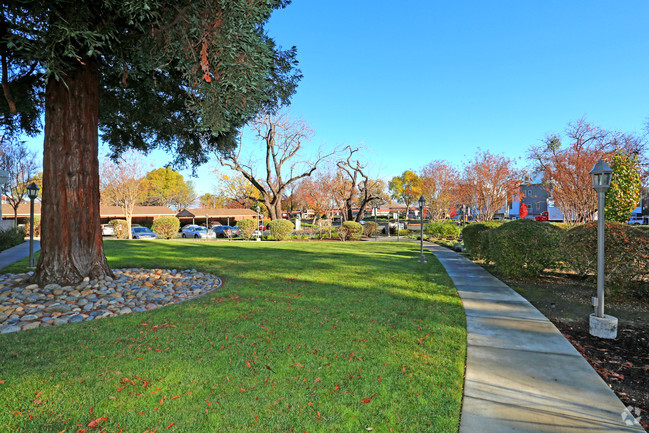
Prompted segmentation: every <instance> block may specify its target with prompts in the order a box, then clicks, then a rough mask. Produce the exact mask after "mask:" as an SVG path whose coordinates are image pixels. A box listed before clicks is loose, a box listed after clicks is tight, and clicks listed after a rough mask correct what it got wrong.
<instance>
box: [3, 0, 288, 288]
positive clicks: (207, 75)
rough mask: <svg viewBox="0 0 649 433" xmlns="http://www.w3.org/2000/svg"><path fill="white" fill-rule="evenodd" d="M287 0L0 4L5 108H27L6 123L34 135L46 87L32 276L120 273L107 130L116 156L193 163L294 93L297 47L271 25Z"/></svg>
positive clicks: (69, 279) (40, 279) (14, 0)
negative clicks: (108, 188)
mask: <svg viewBox="0 0 649 433" xmlns="http://www.w3.org/2000/svg"><path fill="white" fill-rule="evenodd" d="M288 3H289V1H287V0H265V1H260V2H250V1H248V0H177V1H175V2H167V1H163V0H122V1H104V0H87V1H83V2H73V1H70V0H48V1H47V2H45V1H30V0H2V3H1V5H2V7H1V8H0V56H1V60H2V66H3V71H5V70H6V71H8V72H6V73H3V89H4V90H5V91H4V95H5V100H6V101H7V105H8V107H9V108H8V109H7V108H6V107H3V110H4V112H9V113H10V116H18V117H12V120H11V125H14V126H15V125H19V127H20V128H22V129H23V130H24V131H26V132H30V130H29V128H28V127H31V128H32V132H33V128H35V127H36V126H35V122H36V120H34V119H37V118H38V116H34V114H33V113H38V111H39V108H38V107H40V106H41V105H40V104H41V99H40V97H39V95H41V93H42V89H43V88H44V89H45V91H44V101H45V107H44V112H45V136H44V157H43V168H44V174H43V187H44V189H43V207H42V209H43V211H42V212H43V219H42V230H43V232H42V233H43V234H42V241H41V255H40V258H39V261H38V265H37V269H36V271H35V273H34V276H33V281H34V282H37V283H39V284H47V283H59V284H64V285H68V284H74V283H76V282H78V281H80V280H81V279H82V278H84V277H86V276H89V277H91V278H96V277H100V276H102V275H107V274H108V275H110V273H111V272H110V269H109V268H108V265H107V262H106V259H105V256H104V252H103V244H102V236H101V230H100V225H99V162H98V156H97V152H98V137H99V132H98V131H99V130H101V133H102V139H103V140H104V141H105V142H107V143H108V144H109V145H110V147H111V149H112V151H113V154H114V156H117V155H119V154H120V153H121V152H123V151H125V150H127V149H131V148H132V149H137V150H141V151H144V152H147V151H149V150H151V149H152V148H154V147H161V148H164V149H166V150H170V151H173V152H174V153H175V155H176V160H175V163H177V164H179V165H182V164H191V165H193V166H196V165H198V164H201V163H203V162H205V161H207V158H208V155H209V154H210V153H211V152H213V151H214V150H220V151H228V150H231V149H232V148H233V147H235V146H236V140H235V137H236V135H237V131H238V130H239V129H240V128H241V127H242V126H243V125H245V124H246V123H247V122H248V121H249V120H250V119H252V118H253V117H254V116H255V115H256V114H258V113H259V112H262V111H274V110H275V109H276V108H278V107H279V106H281V105H284V104H287V103H288V100H289V98H290V96H291V95H292V94H293V93H294V91H295V88H296V86H297V82H298V81H299V79H300V74H299V70H297V69H296V65H297V62H296V60H295V55H296V51H295V48H292V49H289V50H285V51H283V50H281V49H280V48H278V47H276V46H275V44H274V41H273V40H272V39H271V38H270V37H269V36H267V34H266V33H265V31H264V25H265V23H266V22H267V20H268V19H269V17H270V14H271V12H272V11H273V10H274V9H278V8H282V7H284V6H286V5H287V4H288ZM39 92H40V93H39ZM13 113H15V114H13ZM7 118H8V117H7V116H5V115H4V114H3V121H5V123H7V122H9V121H8V120H6V119H7ZM15 119H18V121H16V120H15ZM23 119H24V122H23ZM29 119H32V121H31V122H30V121H29Z"/></svg>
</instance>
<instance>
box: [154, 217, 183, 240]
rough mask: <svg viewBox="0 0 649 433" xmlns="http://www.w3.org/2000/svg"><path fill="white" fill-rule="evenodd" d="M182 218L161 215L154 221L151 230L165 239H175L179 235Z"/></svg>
mask: <svg viewBox="0 0 649 433" xmlns="http://www.w3.org/2000/svg"><path fill="white" fill-rule="evenodd" d="M179 229H180V220H179V219H178V218H176V217H160V218H158V219H156V220H155V221H153V225H152V227H151V231H153V233H155V234H156V235H158V236H159V237H161V238H163V239H173V238H175V237H176V236H177V235H178V230H179Z"/></svg>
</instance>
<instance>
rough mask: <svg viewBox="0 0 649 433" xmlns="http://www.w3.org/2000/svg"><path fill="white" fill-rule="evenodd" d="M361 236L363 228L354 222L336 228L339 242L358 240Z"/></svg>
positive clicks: (347, 222)
mask: <svg viewBox="0 0 649 433" xmlns="http://www.w3.org/2000/svg"><path fill="white" fill-rule="evenodd" d="M362 236H363V226H362V225H361V224H360V223H357V222H355V221H345V222H344V223H343V225H342V226H340V227H338V237H339V238H340V240H341V241H343V242H344V241H346V240H348V239H351V240H355V241H357V240H359V239H360V238H361V237H362Z"/></svg>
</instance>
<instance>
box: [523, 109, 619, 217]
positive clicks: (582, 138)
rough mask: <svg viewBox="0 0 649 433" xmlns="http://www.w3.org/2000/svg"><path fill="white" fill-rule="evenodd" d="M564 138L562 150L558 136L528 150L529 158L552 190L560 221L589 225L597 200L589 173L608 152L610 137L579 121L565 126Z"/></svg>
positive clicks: (610, 148) (601, 130)
mask: <svg viewBox="0 0 649 433" xmlns="http://www.w3.org/2000/svg"><path fill="white" fill-rule="evenodd" d="M565 136H566V138H567V140H566V141H568V144H567V145H565V146H564V144H563V142H562V138H561V136H560V135H559V134H552V135H549V136H547V137H546V138H545V139H544V140H543V143H542V144H541V145H539V146H533V147H531V148H530V150H529V158H530V159H531V160H532V161H533V162H534V164H535V168H536V169H537V170H538V171H540V172H542V173H543V177H544V180H545V181H547V182H548V183H549V185H550V187H551V188H552V196H553V198H554V203H555V205H556V206H557V207H558V208H559V210H560V211H561V212H562V213H563V216H564V220H565V221H566V222H568V223H578V222H585V221H590V220H592V218H593V214H594V212H595V210H596V209H597V197H596V195H595V192H594V191H593V189H592V187H591V179H590V174H589V171H590V170H591V169H592V168H593V166H594V165H595V163H597V161H598V160H599V159H602V158H604V157H605V156H606V155H608V154H609V153H610V152H611V150H612V148H613V146H614V144H613V143H614V141H613V137H612V135H611V134H610V133H609V132H607V131H604V130H603V129H601V128H599V127H596V126H594V125H591V124H590V123H587V122H586V121H585V120H583V119H580V120H578V121H576V122H571V123H569V124H568V127H567V129H566V131H565Z"/></svg>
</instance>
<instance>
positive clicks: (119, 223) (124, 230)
mask: <svg viewBox="0 0 649 433" xmlns="http://www.w3.org/2000/svg"><path fill="white" fill-rule="evenodd" d="M108 224H109V225H110V226H111V227H112V228H113V230H115V237H116V238H117V239H127V238H128V226H127V225H126V220H110V221H108Z"/></svg>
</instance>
